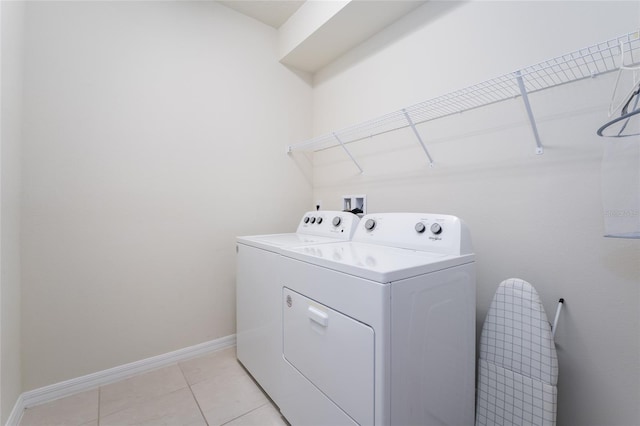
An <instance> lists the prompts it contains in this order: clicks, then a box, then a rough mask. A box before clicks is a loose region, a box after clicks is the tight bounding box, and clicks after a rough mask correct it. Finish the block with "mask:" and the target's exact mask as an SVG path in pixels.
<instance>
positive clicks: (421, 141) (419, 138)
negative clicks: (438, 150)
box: [402, 108, 433, 167]
mask: <svg viewBox="0 0 640 426" xmlns="http://www.w3.org/2000/svg"><path fill="white" fill-rule="evenodd" d="M402 113H403V114H404V116H405V117H406V118H407V122H408V123H409V126H411V130H413V133H414V134H415V135H416V138H417V139H418V142H419V143H420V146H421V147H422V149H423V151H424V153H425V154H426V155H427V158H428V159H429V167H433V158H431V155H430V154H429V150H428V149H427V147H426V145H425V144H424V142H423V140H422V138H421V137H420V133H418V129H416V125H415V124H413V121H412V120H411V117H409V114H407V110H406V109H404V108H403V109H402Z"/></svg>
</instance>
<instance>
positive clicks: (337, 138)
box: [332, 132, 364, 173]
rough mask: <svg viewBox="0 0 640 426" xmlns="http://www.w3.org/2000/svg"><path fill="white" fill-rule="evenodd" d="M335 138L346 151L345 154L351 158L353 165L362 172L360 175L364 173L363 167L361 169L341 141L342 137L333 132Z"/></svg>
mask: <svg viewBox="0 0 640 426" xmlns="http://www.w3.org/2000/svg"><path fill="white" fill-rule="evenodd" d="M332 134H333V137H334V138H336V140H337V141H338V142H339V143H340V146H341V147H342V149H344V152H346V153H347V155H348V156H349V158H351V161H353V164H355V165H356V167H357V168H358V170H360V173H363V172H364V170H362V167H360V164H358V162H357V161H356V159H355V158H353V155H351V153H350V152H349V150H348V149H347V147H346V146H345V144H344V143H343V142H342V140H341V139H340V137H339V136H338V135H337V134H336V133H335V132H333V133H332Z"/></svg>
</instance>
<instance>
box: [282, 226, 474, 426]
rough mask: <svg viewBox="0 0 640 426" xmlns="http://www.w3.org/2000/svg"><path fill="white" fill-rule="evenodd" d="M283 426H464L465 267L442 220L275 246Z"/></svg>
mask: <svg viewBox="0 0 640 426" xmlns="http://www.w3.org/2000/svg"><path fill="white" fill-rule="evenodd" d="M278 260H279V261H280V262H281V266H280V267H279V269H280V270H281V271H284V275H283V276H282V279H281V286H282V293H281V306H282V321H283V325H282V330H283V341H282V356H281V358H280V360H281V362H282V364H283V368H282V374H283V376H282V379H283V380H282V383H283V384H284V388H283V389H282V390H281V391H282V393H281V397H280V401H279V404H278V405H279V407H280V410H281V412H282V414H283V415H284V416H285V418H286V419H287V420H288V421H289V422H290V423H291V424H293V425H354V424H360V425H430V426H431V425H473V423H474V399H475V395H474V394H475V345H476V339H475V329H476V325H475V306H476V288H475V263H474V255H473V253H472V248H471V239H470V235H469V232H468V230H467V228H466V226H465V225H464V224H463V223H462V222H461V221H460V220H459V219H458V218H457V217H454V216H449V215H437V214H414V213H386V214H370V215H367V216H364V217H363V218H362V220H361V221H360V222H359V224H358V226H357V229H356V232H355V234H354V237H353V239H352V241H350V242H336V243H329V244H322V245H308V246H304V247H290V248H286V249H283V250H282V256H280V257H279V258H278Z"/></svg>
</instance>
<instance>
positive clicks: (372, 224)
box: [364, 219, 376, 231]
mask: <svg viewBox="0 0 640 426" xmlns="http://www.w3.org/2000/svg"><path fill="white" fill-rule="evenodd" d="M375 227H376V221H375V220H373V219H367V221H366V222H365V223H364V229H366V230H367V231H372V230H373V228H375Z"/></svg>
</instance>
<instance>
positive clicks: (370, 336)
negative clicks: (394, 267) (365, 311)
mask: <svg viewBox="0 0 640 426" xmlns="http://www.w3.org/2000/svg"><path fill="white" fill-rule="evenodd" d="M283 301H284V304H283V310H284V312H283V321H284V324H283V338H284V342H283V343H284V357H285V359H286V360H287V361H288V362H289V363H290V364H291V365H293V366H294V367H295V368H296V369H297V370H298V371H299V372H300V373H301V374H302V375H304V376H305V377H306V378H307V379H308V380H309V381H310V382H311V383H313V384H314V385H315V386H316V387H317V388H318V389H319V390H320V391H322V393H324V394H325V395H326V396H327V397H328V398H330V399H331V400H332V401H333V402H334V403H335V404H336V405H337V406H339V407H340V408H341V409H342V410H344V411H345V413H346V414H347V415H349V416H350V417H351V418H352V419H353V420H355V421H356V422H357V423H359V424H363V425H371V424H374V415H373V413H374V402H373V401H374V388H373V382H374V381H373V378H374V333H373V329H372V328H371V327H369V326H368V325H366V324H364V323H361V322H359V321H356V320H355V319H353V318H350V317H348V316H346V315H343V314H341V313H340V312H337V311H334V310H333V309H331V308H329V307H327V306H324V305H322V304H320V303H317V302H315V301H313V300H311V299H309V298H307V297H305V296H303V295H301V294H299V293H296V292H294V291H292V290H290V289H288V288H286V287H285V288H284V290H283Z"/></svg>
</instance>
